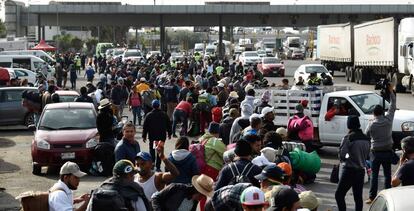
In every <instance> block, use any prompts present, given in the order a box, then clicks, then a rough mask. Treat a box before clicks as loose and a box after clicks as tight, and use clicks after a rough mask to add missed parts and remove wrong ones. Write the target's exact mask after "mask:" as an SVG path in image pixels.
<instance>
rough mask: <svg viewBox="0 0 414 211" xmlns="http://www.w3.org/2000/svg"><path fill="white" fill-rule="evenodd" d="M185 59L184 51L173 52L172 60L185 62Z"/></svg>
mask: <svg viewBox="0 0 414 211" xmlns="http://www.w3.org/2000/svg"><path fill="white" fill-rule="evenodd" d="M184 59H185V56H184V53H181V52H172V53H171V58H170V60H175V61H176V62H177V63H181V62H183V61H184Z"/></svg>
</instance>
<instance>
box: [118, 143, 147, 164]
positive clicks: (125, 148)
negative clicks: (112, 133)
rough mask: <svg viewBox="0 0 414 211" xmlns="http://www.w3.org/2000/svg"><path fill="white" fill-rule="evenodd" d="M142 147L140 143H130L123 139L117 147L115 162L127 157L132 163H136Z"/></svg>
mask: <svg viewBox="0 0 414 211" xmlns="http://www.w3.org/2000/svg"><path fill="white" fill-rule="evenodd" d="M140 151H141V149H140V147H139V143H138V142H136V141H135V143H134V144H130V143H129V142H128V141H126V140H124V139H122V140H121V141H120V142H118V144H117V145H116V147H115V162H118V161H119V160H122V159H127V160H129V161H131V162H132V163H135V157H136V156H137V154H138V152H140Z"/></svg>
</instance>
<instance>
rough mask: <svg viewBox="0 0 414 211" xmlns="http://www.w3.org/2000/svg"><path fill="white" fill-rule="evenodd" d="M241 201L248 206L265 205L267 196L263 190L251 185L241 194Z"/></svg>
mask: <svg viewBox="0 0 414 211" xmlns="http://www.w3.org/2000/svg"><path fill="white" fill-rule="evenodd" d="M240 202H241V203H242V205H246V206H255V205H265V204H267V202H266V201H265V196H264V193H263V191H262V190H260V189H259V188H257V187H254V186H250V187H248V188H246V189H244V191H243V192H242V194H241V195H240Z"/></svg>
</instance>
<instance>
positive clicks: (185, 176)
mask: <svg viewBox="0 0 414 211" xmlns="http://www.w3.org/2000/svg"><path fill="white" fill-rule="evenodd" d="M168 160H170V161H171V162H172V163H173V164H174V165H175V166H176V167H177V169H178V171H179V172H180V175H178V176H177V177H176V178H175V179H174V180H173V181H172V182H171V183H183V184H191V178H192V177H193V176H194V175H198V174H199V172H200V170H199V169H198V165H197V163H196V159H195V157H194V156H193V155H192V154H191V153H190V152H189V151H188V150H185V149H179V150H174V151H172V152H171V154H170V156H169V157H168Z"/></svg>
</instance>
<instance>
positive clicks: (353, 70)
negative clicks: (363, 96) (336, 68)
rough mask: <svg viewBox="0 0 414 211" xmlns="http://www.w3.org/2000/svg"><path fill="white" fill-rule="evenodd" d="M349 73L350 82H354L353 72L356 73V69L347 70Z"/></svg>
mask: <svg viewBox="0 0 414 211" xmlns="http://www.w3.org/2000/svg"><path fill="white" fill-rule="evenodd" d="M349 71H350V72H351V74H350V75H351V82H355V72H356V69H354V68H352V67H351V68H350V69H349Z"/></svg>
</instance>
